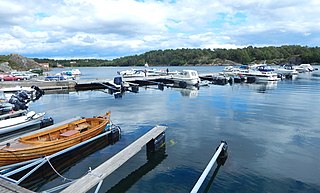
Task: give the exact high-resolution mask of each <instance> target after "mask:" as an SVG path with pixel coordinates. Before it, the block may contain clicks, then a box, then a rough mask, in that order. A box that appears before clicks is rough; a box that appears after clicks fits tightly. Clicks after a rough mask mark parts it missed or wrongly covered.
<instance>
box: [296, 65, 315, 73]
mask: <svg viewBox="0 0 320 193" xmlns="http://www.w3.org/2000/svg"><path fill="white" fill-rule="evenodd" d="M294 68H295V70H296V71H298V72H299V73H303V72H312V71H314V68H313V67H312V66H311V64H300V65H299V66H296V67H294Z"/></svg>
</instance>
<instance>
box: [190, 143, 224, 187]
mask: <svg viewBox="0 0 320 193" xmlns="http://www.w3.org/2000/svg"><path fill="white" fill-rule="evenodd" d="M227 149H228V146H227V142H225V141H221V144H220V146H219V147H218V148H217V150H216V152H215V154H214V155H213V157H212V158H211V160H210V162H209V164H208V165H207V167H206V169H205V170H204V171H203V172H202V174H201V176H200V178H199V179H198V181H197V183H196V184H195V185H194V187H193V189H192V190H191V193H197V192H198V191H199V189H200V187H201V185H202V183H203V182H204V180H205V178H206V177H207V175H208V173H209V172H210V170H211V168H212V167H213V165H214V163H215V162H216V160H217V159H218V157H220V156H221V157H220V158H221V159H224V161H225V159H226V156H227ZM217 163H218V162H217ZM223 164H224V163H223ZM223 164H219V165H223Z"/></svg>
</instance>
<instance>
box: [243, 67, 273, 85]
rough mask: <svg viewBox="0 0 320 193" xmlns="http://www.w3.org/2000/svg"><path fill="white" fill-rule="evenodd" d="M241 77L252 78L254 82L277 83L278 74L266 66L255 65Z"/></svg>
mask: <svg viewBox="0 0 320 193" xmlns="http://www.w3.org/2000/svg"><path fill="white" fill-rule="evenodd" d="M242 75H244V76H246V77H247V81H248V79H251V78H254V79H255V81H259V82H261V81H262V82H263V81H278V80H279V78H278V74H277V73H275V70H274V69H273V68H271V67H270V66H268V65H266V64H256V65H253V66H251V67H250V68H249V71H248V72H247V73H242Z"/></svg>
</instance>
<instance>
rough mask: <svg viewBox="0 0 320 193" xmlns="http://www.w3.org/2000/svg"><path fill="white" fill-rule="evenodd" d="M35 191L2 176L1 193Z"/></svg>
mask: <svg viewBox="0 0 320 193" xmlns="http://www.w3.org/2000/svg"><path fill="white" fill-rule="evenodd" d="M10 192H15V193H17V192H19V193H33V192H32V191H30V190H28V189H26V188H23V187H21V186H18V185H17V184H14V183H11V182H8V181H7V180H4V179H2V178H0V193H10Z"/></svg>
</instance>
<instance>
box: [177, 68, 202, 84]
mask: <svg viewBox="0 0 320 193" xmlns="http://www.w3.org/2000/svg"><path fill="white" fill-rule="evenodd" d="M171 79H172V80H173V81H174V83H175V84H178V85H179V87H184V88H185V87H187V86H188V85H189V86H198V85H199V84H200V78H199V75H198V72H197V71H195V70H183V71H182V72H180V73H179V74H176V75H172V77H171Z"/></svg>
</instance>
